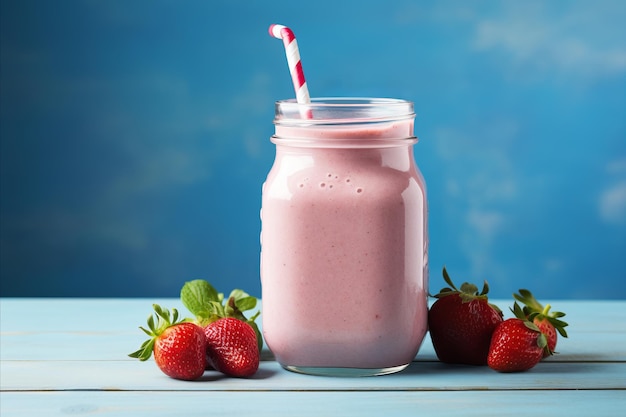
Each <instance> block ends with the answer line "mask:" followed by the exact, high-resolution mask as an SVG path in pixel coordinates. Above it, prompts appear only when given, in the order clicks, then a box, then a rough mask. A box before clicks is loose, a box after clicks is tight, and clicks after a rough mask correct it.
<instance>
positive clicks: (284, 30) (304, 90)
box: [269, 25, 311, 104]
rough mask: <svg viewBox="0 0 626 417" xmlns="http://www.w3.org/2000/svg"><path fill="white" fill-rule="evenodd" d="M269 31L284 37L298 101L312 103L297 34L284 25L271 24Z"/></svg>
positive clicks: (277, 36)
mask: <svg viewBox="0 0 626 417" xmlns="http://www.w3.org/2000/svg"><path fill="white" fill-rule="evenodd" d="M269 32H270V35H271V36H273V37H275V38H278V39H282V40H283V44H284V45H285V55H287V64H288V65H289V73H290V74H291V80H292V82H293V88H294V90H295V91H296V101H297V102H298V103H300V104H308V103H310V102H311V97H310V96H309V88H308V87H307V85H306V80H305V79H304V71H303V70H302V61H301V60H300V52H299V51H298V42H297V41H296V36H295V35H294V34H293V31H292V30H291V29H289V28H288V27H286V26H283V25H270V29H269Z"/></svg>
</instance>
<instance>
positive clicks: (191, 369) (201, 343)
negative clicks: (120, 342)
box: [128, 304, 206, 380]
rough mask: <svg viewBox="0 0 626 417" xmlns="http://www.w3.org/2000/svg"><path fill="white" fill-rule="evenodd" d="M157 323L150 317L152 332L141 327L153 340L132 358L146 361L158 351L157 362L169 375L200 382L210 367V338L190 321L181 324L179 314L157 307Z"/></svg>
mask: <svg viewBox="0 0 626 417" xmlns="http://www.w3.org/2000/svg"><path fill="white" fill-rule="evenodd" d="M153 308H154V311H155V313H156V314H155V316H156V318H157V322H156V323H155V322H154V318H153V316H152V315H151V316H150V317H148V329H149V330H146V329H145V328H143V327H140V329H141V330H143V331H144V332H145V333H146V334H147V335H148V336H150V339H148V340H146V341H145V342H144V343H143V344H142V345H141V348H140V349H139V350H137V351H136V352H133V353H131V354H129V355H128V356H130V357H131V358H137V359H140V360H142V361H146V360H148V359H149V358H150V356H151V355H152V353H153V352H154V361H155V362H156V364H157V366H158V367H159V369H161V371H163V373H165V375H167V376H169V377H172V378H176V379H184V380H194V379H198V378H200V377H201V376H202V374H203V373H204V368H205V364H206V338H205V335H204V332H203V329H202V328H201V327H200V326H198V325H196V324H194V323H190V322H184V321H182V322H178V321H177V320H178V311H177V310H176V309H175V308H173V309H172V313H173V318H170V312H169V310H167V309H164V308H161V307H160V306H159V305H157V304H153Z"/></svg>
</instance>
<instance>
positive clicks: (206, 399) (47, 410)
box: [0, 391, 626, 417]
mask: <svg viewBox="0 0 626 417" xmlns="http://www.w3.org/2000/svg"><path fill="white" fill-rule="evenodd" d="M625 408H626V395H625V393H624V392H623V391H554V392H552V393H551V394H550V395H546V393H545V392H541V391H530V392H524V391H478V392H455V393H454V394H453V395H451V394H450V393H446V392H292V393H289V395H285V394H284V393H280V392H162V393H158V395H155V393H152V392H93V391H87V392H83V391H81V392H61V393H59V392H54V393H51V392H37V393H21V392H9V393H6V392H3V393H0V409H1V411H2V416H3V417H21V416H48V417H60V416H67V415H72V414H76V415H87V414H88V415H103V416H110V415H115V416H118V417H125V416H128V417H137V416H143V415H150V416H151V417H161V416H164V417H165V416H167V417H170V416H176V415H180V416H182V415H184V416H187V417H194V416H198V417H206V416H212V417H213V416H256V417H264V416H271V417H275V416H280V415H284V416H299V417H309V416H311V417H319V416H342V417H352V416H354V417H362V416H364V415H378V416H385V417H397V416H398V417H405V416H409V415H437V416H444V417H446V416H449V417H458V416H465V417H484V416H485V415H492V416H528V415H533V414H534V415H545V416H560V415H567V416H569V417H577V416H583V417H589V416H594V417H605V416H611V417H614V416H618V415H621V413H623V410H624V409H625Z"/></svg>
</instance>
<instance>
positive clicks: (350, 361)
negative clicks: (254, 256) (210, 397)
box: [261, 120, 428, 369]
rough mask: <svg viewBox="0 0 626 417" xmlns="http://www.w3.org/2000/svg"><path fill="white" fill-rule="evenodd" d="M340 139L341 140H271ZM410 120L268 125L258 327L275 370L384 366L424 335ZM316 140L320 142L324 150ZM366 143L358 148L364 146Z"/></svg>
mask: <svg viewBox="0 0 626 417" xmlns="http://www.w3.org/2000/svg"><path fill="white" fill-rule="evenodd" d="M298 136H300V137H305V138H309V139H325V140H326V139H328V140H330V141H332V140H337V139H341V141H340V143H341V144H343V145H345V146H348V147H346V148H324V147H308V146H304V147H302V146H292V145H293V143H292V142H290V141H289V140H282V139H280V138H294V137H298ZM411 136H412V120H411V122H408V121H404V122H391V123H387V124H383V125H382V126H381V125H376V127H363V126H362V125H361V126H360V127H357V128H355V127H349V128H342V129H323V128H322V129H320V128H315V129H314V130H307V129H304V128H298V129H295V130H294V129H291V128H285V127H281V126H278V125H277V126H276V136H275V137H274V138H273V141H274V142H275V143H276V159H275V162H274V166H273V167H272V169H271V171H270V173H269V175H268V177H267V181H266V182H265V184H264V186H263V202H262V215H261V218H262V238H261V243H262V254H261V282H262V290H263V294H262V298H263V333H264V337H265V340H266V342H267V344H268V346H269V348H270V349H271V350H272V352H273V353H274V355H275V356H276V359H277V360H278V362H280V363H281V364H282V365H283V366H296V367H340V368H371V369H376V368H391V367H398V366H404V365H407V364H408V363H410V362H411V361H412V360H413V358H414V357H415V355H416V354H417V351H418V349H419V346H420V344H421V342H422V339H423V337H424V335H425V333H426V323H427V320H426V317H427V287H428V286H427V279H428V278H427V241H428V239H427V230H426V212H427V211H426V195H425V187H424V182H423V179H422V176H421V174H420V173H419V171H418V169H417V168H416V165H415V163H414V160H413V150H412V145H413V143H414V142H415V140H412V139H391V140H389V139H388V138H390V137H392V138H393V137H395V138H398V137H400V138H410V137H411ZM326 145H328V143H324V146H326ZM368 146H369V147H368Z"/></svg>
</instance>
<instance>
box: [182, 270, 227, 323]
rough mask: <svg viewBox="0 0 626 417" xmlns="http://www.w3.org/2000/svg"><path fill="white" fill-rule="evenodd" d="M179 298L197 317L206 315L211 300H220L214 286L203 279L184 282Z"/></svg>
mask: <svg viewBox="0 0 626 417" xmlns="http://www.w3.org/2000/svg"><path fill="white" fill-rule="evenodd" d="M180 300H181V302H182V303H183V305H184V306H185V307H187V309H188V310H189V311H190V312H191V313H192V314H193V315H195V316H198V317H206V315H207V311H208V309H209V305H210V303H211V302H220V300H219V295H218V293H217V291H216V290H215V288H213V286H212V285H211V284H209V283H208V282H207V281H205V280H203V279H196V280H193V281H189V282H186V283H185V285H183V288H182V289H181V290H180Z"/></svg>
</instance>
